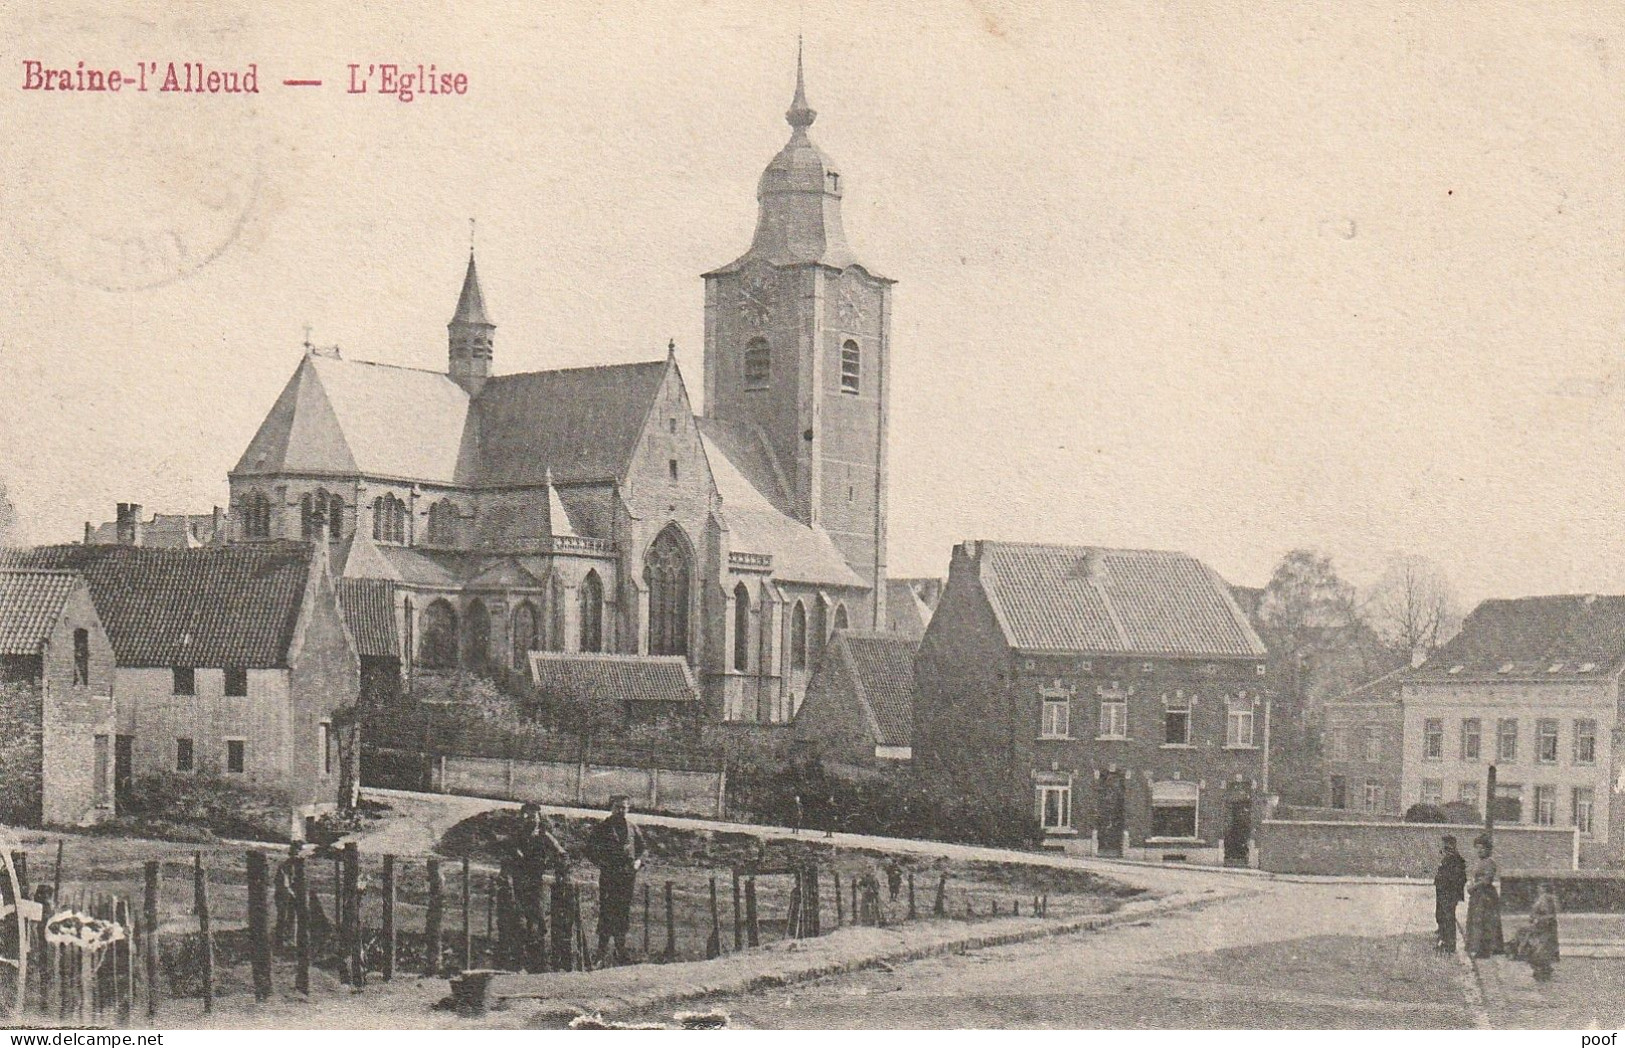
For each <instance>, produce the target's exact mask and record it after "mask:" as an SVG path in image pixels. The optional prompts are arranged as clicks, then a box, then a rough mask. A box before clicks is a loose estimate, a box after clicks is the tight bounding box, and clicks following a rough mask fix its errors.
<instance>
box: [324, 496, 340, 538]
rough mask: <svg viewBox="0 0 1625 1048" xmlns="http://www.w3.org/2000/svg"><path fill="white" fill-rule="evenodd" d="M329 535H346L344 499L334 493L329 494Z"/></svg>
mask: <svg viewBox="0 0 1625 1048" xmlns="http://www.w3.org/2000/svg"><path fill="white" fill-rule="evenodd" d="M327 537H328V538H330V539H335V540H336V539H342V538H343V537H344V500H343V499H341V498H339V497H338V496H337V495H334V494H332V493H328V495H327Z"/></svg>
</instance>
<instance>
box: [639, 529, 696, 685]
mask: <svg viewBox="0 0 1625 1048" xmlns="http://www.w3.org/2000/svg"><path fill="white" fill-rule="evenodd" d="M692 578H693V569H692V558H691V557H690V556H689V552H688V540H686V539H685V538H684V537H683V533H682V532H681V531H680V530H678V528H677V525H675V524H668V525H667V526H666V529H665V530H664V531H662V532H661V533H660V534H659V535H656V536H655V540H654V541H653V542H651V543H650V544H649V552H648V553H647V554H645V555H644V558H643V581H644V582H645V583H646V584H647V585H648V587H649V654H651V655H687V654H688V604H689V582H690V580H691V579H692Z"/></svg>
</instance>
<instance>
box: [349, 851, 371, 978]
mask: <svg viewBox="0 0 1625 1048" xmlns="http://www.w3.org/2000/svg"><path fill="white" fill-rule="evenodd" d="M344 946H345V953H344V956H345V961H346V963H345V967H346V968H347V969H348V970H349V976H350V977H349V980H348V981H349V983H350V985H351V986H365V985H367V966H366V964H365V962H364V961H363V959H362V941H361V849H360V848H359V847H358V846H357V845H356V843H355V842H354V841H351V842H350V843H348V844H346V845H345V846H344Z"/></svg>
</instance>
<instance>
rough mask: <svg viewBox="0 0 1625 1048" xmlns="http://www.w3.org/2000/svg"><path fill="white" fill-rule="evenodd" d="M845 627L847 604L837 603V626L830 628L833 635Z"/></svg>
mask: <svg viewBox="0 0 1625 1048" xmlns="http://www.w3.org/2000/svg"><path fill="white" fill-rule="evenodd" d="M844 629H846V605H845V604H837V605H835V628H834V629H832V630H830V635H831V636H833V635H834V634H835V633H837V632H839V631H840V630H844Z"/></svg>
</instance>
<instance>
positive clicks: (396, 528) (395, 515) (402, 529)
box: [372, 495, 406, 543]
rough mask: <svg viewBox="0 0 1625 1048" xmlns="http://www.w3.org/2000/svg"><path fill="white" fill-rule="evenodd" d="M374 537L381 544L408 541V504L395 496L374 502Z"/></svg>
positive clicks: (376, 499) (383, 496)
mask: <svg viewBox="0 0 1625 1048" xmlns="http://www.w3.org/2000/svg"><path fill="white" fill-rule="evenodd" d="M372 537H373V538H374V539H377V540H378V541H379V542H396V543H404V542H405V541H406V503H404V502H402V501H401V500H400V499H398V498H396V497H395V496H394V495H380V496H378V497H377V498H375V499H373V500H372Z"/></svg>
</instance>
